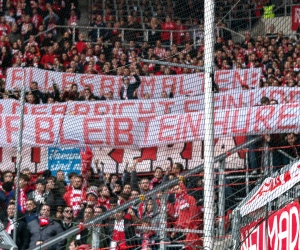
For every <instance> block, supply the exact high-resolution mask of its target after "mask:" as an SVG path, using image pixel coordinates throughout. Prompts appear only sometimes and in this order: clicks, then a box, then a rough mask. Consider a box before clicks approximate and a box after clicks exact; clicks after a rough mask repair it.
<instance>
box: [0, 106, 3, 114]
mask: <svg viewBox="0 0 300 250" xmlns="http://www.w3.org/2000/svg"><path fill="white" fill-rule="evenodd" d="M2 112H3V105H2V104H0V114H2Z"/></svg>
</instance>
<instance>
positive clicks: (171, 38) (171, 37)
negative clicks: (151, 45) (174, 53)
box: [170, 31, 173, 47]
mask: <svg viewBox="0 0 300 250" xmlns="http://www.w3.org/2000/svg"><path fill="white" fill-rule="evenodd" d="M172 45H173V31H171V34H170V47H172Z"/></svg>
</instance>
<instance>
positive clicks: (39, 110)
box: [31, 105, 48, 115]
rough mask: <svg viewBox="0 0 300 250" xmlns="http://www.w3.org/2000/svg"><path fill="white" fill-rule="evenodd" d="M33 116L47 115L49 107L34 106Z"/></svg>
mask: <svg viewBox="0 0 300 250" xmlns="http://www.w3.org/2000/svg"><path fill="white" fill-rule="evenodd" d="M31 114H32V115H47V114H48V112H47V106H46V105H39V106H33V107H32V109H31Z"/></svg>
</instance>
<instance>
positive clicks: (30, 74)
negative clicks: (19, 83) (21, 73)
mask: <svg viewBox="0 0 300 250" xmlns="http://www.w3.org/2000/svg"><path fill="white" fill-rule="evenodd" d="M27 70H29V82H32V78H33V70H32V68H29V69H28V68H27Z"/></svg>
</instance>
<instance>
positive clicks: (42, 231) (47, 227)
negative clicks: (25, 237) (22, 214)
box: [27, 204, 64, 249]
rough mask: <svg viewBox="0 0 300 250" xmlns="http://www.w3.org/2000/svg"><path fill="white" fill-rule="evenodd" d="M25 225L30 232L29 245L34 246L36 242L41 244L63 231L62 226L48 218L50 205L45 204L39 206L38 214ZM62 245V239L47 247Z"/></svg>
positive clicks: (57, 247) (56, 247) (59, 246)
mask: <svg viewBox="0 0 300 250" xmlns="http://www.w3.org/2000/svg"><path fill="white" fill-rule="evenodd" d="M27 225H28V230H29V232H30V234H31V237H30V243H29V247H34V246H36V244H37V242H39V243H40V244H41V243H43V242H44V241H46V240H48V239H50V238H52V237H54V236H56V235H58V234H60V233H62V232H63V229H62V227H61V226H60V225H59V224H58V223H57V222H55V221H53V220H52V219H51V218H50V206H48V205H47V204H44V205H43V206H42V207H41V211H40V216H39V217H38V218H35V219H34V220H32V221H30V222H29V223H28V224H27ZM63 245H64V241H60V242H59V243H57V244H56V245H54V246H52V247H50V248H49V249H61V247H63Z"/></svg>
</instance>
